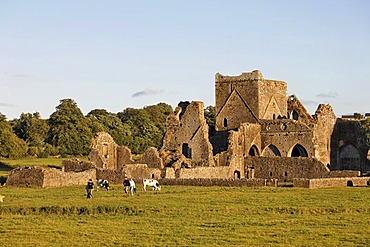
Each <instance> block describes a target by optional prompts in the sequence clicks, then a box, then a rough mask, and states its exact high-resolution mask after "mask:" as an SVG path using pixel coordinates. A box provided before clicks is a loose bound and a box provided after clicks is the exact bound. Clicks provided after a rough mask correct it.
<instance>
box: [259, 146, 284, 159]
mask: <svg viewBox="0 0 370 247" xmlns="http://www.w3.org/2000/svg"><path fill="white" fill-rule="evenodd" d="M262 156H263V157H281V154H280V151H279V149H278V148H277V147H276V146H274V145H272V144H270V145H268V146H267V147H266V148H265V149H264V150H263V152H262Z"/></svg>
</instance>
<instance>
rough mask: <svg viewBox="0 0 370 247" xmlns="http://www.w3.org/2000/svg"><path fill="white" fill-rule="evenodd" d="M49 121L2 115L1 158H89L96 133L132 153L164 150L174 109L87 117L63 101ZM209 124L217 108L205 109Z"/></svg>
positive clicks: (166, 107)
mask: <svg viewBox="0 0 370 247" xmlns="http://www.w3.org/2000/svg"><path fill="white" fill-rule="evenodd" d="M55 109H56V110H55V112H53V113H52V114H51V115H50V117H49V119H42V118H41V116H40V114H39V113H38V112H35V113H22V114H21V115H20V117H19V118H16V119H13V120H11V121H7V119H6V116H5V115H3V114H1V113H0V157H5V158H19V157H25V156H35V157H49V156H57V155H60V156H62V157H68V156H78V155H87V154H88V153H89V152H90V144H91V140H92V138H93V136H94V134H95V133H97V132H100V131H105V132H107V133H109V134H110V135H111V136H112V138H113V139H114V141H115V142H116V143H117V144H118V145H120V146H127V147H129V148H130V149H131V151H132V153H134V154H140V153H143V152H144V151H145V150H146V149H147V148H148V147H156V148H157V149H159V148H161V147H162V141H163V137H164V134H165V131H166V125H165V124H166V118H167V116H168V115H169V114H171V113H172V112H173V109H172V107H171V106H170V105H168V104H166V103H158V104H156V105H150V106H145V107H143V108H141V109H135V108H126V109H124V110H123V111H121V112H118V113H111V112H108V111H106V110H104V109H95V110H92V111H90V112H89V113H88V114H87V115H86V116H85V115H83V113H82V111H81V110H80V109H79V108H78V106H77V103H76V102H75V101H74V100H73V99H62V100H60V104H59V105H58V106H57V107H56V108H55ZM205 117H206V119H207V122H209V123H210V124H211V125H212V124H214V118H215V116H214V107H213V106H208V107H207V108H206V109H205Z"/></svg>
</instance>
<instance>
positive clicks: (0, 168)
mask: <svg viewBox="0 0 370 247" xmlns="http://www.w3.org/2000/svg"><path fill="white" fill-rule="evenodd" d="M78 158H79V159H80V160H84V161H87V157H78ZM64 159H65V158H32V157H28V158H22V159H0V176H6V175H7V174H8V172H9V171H10V170H11V169H13V168H15V167H24V166H43V167H56V168H58V167H61V165H62V160H64Z"/></svg>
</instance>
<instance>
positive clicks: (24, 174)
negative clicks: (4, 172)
mask: <svg viewBox="0 0 370 247" xmlns="http://www.w3.org/2000/svg"><path fill="white" fill-rule="evenodd" d="M43 181H44V169H43V168H42V167H21V168H15V169H13V170H11V171H10V172H9V174H8V178H7V181H6V185H7V186H27V187H29V186H35V187H42V185H43Z"/></svg>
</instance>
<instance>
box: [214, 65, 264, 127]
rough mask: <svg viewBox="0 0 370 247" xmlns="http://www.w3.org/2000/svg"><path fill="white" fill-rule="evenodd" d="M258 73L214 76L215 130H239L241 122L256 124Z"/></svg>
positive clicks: (260, 76)
mask: <svg viewBox="0 0 370 247" xmlns="http://www.w3.org/2000/svg"><path fill="white" fill-rule="evenodd" d="M262 80H263V76H262V74H261V72H260V71H258V70H255V71H253V72H251V73H242V74H241V75H239V76H225V75H221V74H219V73H217V74H216V76H215V94H216V106H215V110H216V130H217V131H222V130H230V129H235V128H239V126H240V123H243V122H257V121H258V113H259V109H258V107H259V101H258V85H259V82H260V81H262Z"/></svg>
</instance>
